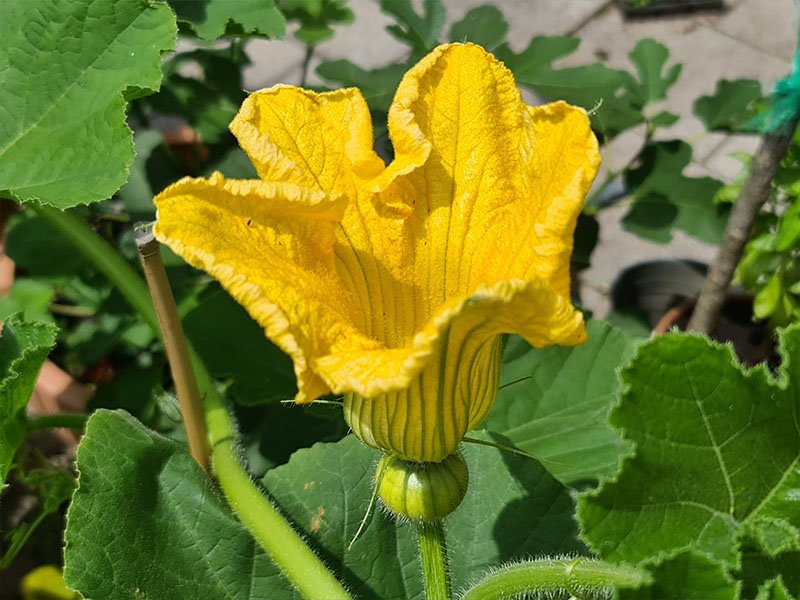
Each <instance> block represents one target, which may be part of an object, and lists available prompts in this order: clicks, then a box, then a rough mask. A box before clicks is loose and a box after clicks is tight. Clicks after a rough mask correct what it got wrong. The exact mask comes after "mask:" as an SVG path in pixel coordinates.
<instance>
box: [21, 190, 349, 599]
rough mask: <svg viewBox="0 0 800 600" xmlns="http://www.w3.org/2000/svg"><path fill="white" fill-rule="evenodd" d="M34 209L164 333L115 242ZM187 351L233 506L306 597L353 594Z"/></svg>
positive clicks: (61, 215)
mask: <svg viewBox="0 0 800 600" xmlns="http://www.w3.org/2000/svg"><path fill="white" fill-rule="evenodd" d="M33 209H34V210H35V211H36V212H37V213H38V214H39V215H40V216H41V217H42V218H44V219H45V220H46V221H47V222H48V223H49V224H50V225H52V226H53V227H54V228H55V229H56V230H58V231H59V232H60V233H61V234H62V235H63V236H64V237H65V238H66V239H67V240H69V241H70V242H71V243H72V244H73V245H74V246H75V247H76V248H77V249H78V250H79V251H80V252H81V253H82V254H83V255H84V256H86V258H88V259H89V260H90V261H91V262H92V263H93V264H94V266H95V267H96V268H97V269H98V270H99V271H100V272H101V273H103V274H104V275H105V276H106V277H108V279H109V280H110V281H111V282H112V283H113V284H114V285H115V286H116V287H117V289H118V290H119V291H120V293H121V294H122V295H123V296H124V297H125V298H126V299H127V300H128V302H129V303H130V304H131V306H133V308H134V309H135V310H136V312H138V313H139V314H140V315H141V317H142V319H144V321H145V322H146V323H147V324H148V325H149V326H150V328H151V329H152V330H153V333H155V335H157V336H158V337H159V339H161V337H162V336H161V330H160V328H159V325H158V318H157V317H156V313H155V310H154V309H153V304H152V302H151V300H150V294H149V292H148V289H147V286H146V285H145V283H144V281H143V280H142V278H141V277H139V275H138V274H137V273H136V271H134V270H133V268H132V267H131V266H130V265H129V264H128V263H127V262H125V260H123V259H122V257H120V256H119V255H118V254H117V253H116V251H115V250H114V248H112V247H111V246H110V245H109V244H108V243H107V242H106V241H105V240H104V239H103V238H101V237H100V236H99V235H97V234H96V233H95V232H93V231H92V230H91V229H89V228H88V227H87V226H86V224H84V223H83V222H82V221H81V220H80V219H78V218H76V217H75V216H74V215H72V214H70V213H66V212H61V211H59V210H57V209H54V208H50V207H45V206H33ZM189 355H190V358H191V363H192V367H193V370H194V374H195V378H196V380H197V386H198V388H199V389H200V393H201V395H202V396H203V411H204V416H205V420H206V424H207V426H208V437H209V442H210V444H211V464H212V468H213V472H214V475H215V476H216V478H217V481H218V482H219V485H220V487H221V488H222V492H223V494H224V495H225V498H226V500H227V501H228V504H229V505H230V507H231V510H233V512H234V514H235V515H236V516H237V518H238V519H239V520H240V521H241V522H242V524H243V525H244V526H245V527H246V528H247V530H248V531H249V532H250V534H251V535H252V536H253V538H254V539H255V540H256V541H257V542H258V544H259V545H260V546H261V547H262V548H263V549H264V551H265V552H266V553H267V555H268V556H269V557H270V558H271V559H272V561H273V562H274V563H275V564H276V565H277V566H278V568H279V569H280V570H281V572H282V573H283V574H284V575H285V576H286V578H287V579H288V580H289V581H290V582H291V584H292V585H293V586H294V587H295V589H297V591H298V592H299V593H300V594H301V595H302V596H303V597H304V598H307V599H308V600H316V599H317V598H330V599H331V600H349V599H350V598H351V597H350V595H349V594H348V593H347V591H345V589H344V588H343V587H342V585H341V584H340V583H339V581H337V579H336V578H335V577H334V576H333V574H332V573H331V572H330V571H329V570H328V569H327V568H326V567H325V565H324V564H323V563H322V561H320V560H319V558H318V557H317V556H316V555H315V554H314V552H313V551H312V550H311V548H309V547H308V546H307V545H306V544H305V542H303V540H302V538H301V537H300V536H299V535H298V534H297V533H296V532H295V531H294V529H292V527H291V525H289V523H288V521H286V519H285V518H284V517H283V516H282V515H281V514H280V512H278V510H277V508H276V507H275V506H274V505H273V504H272V503H271V502H270V501H269V499H267V497H266V496H264V494H263V493H262V492H261V490H260V489H259V488H258V486H257V485H256V484H255V483H253V482H252V481H251V480H250V476H249V475H248V474H247V472H246V471H245V469H244V467H242V465H241V463H240V462H239V458H238V456H239V453H238V452H237V451H236V433H235V430H234V427H233V423H232V421H231V418H230V415H229V414H228V411H227V409H226V408H225V402H224V400H223V399H222V396H221V395H220V394H219V392H218V391H217V388H216V385H215V383H214V380H213V379H212V377H211V375H210V374H209V373H208V371H207V369H206V368H205V365H204V364H203V362H202V360H200V358H199V356H198V355H197V353H196V352H195V351H194V350H193V348H192V347H191V346H189Z"/></svg>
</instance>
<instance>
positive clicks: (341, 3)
mask: <svg viewBox="0 0 800 600" xmlns="http://www.w3.org/2000/svg"><path fill="white" fill-rule="evenodd" d="M347 1H348V0H278V7H279V8H280V9H281V11H282V12H283V14H284V16H285V17H286V18H287V19H292V20H296V21H297V22H299V23H300V27H299V28H298V29H297V30H296V31H295V32H294V36H295V37H296V38H297V39H298V40H300V41H301V42H303V43H304V44H310V45H314V44H319V43H320V42H324V41H325V40H327V39H330V38H332V37H333V33H334V31H333V26H334V25H336V24H345V23H352V22H353V18H354V15H353V11H352V10H350V9H349V8H348V6H347Z"/></svg>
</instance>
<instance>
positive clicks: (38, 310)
mask: <svg viewBox="0 0 800 600" xmlns="http://www.w3.org/2000/svg"><path fill="white" fill-rule="evenodd" d="M54 297H55V290H54V289H53V286H52V285H51V284H50V283H48V282H46V281H40V280H38V279H32V278H23V279H17V280H16V281H15V282H14V285H13V286H12V287H11V292H10V293H9V294H8V295H7V296H4V297H2V298H0V320H2V319H5V318H6V317H8V316H9V315H12V314H14V313H20V314H22V316H23V317H24V318H25V319H26V320H28V321H53V315H51V314H50V312H49V310H48V309H49V308H50V304H51V303H52V302H53V298H54Z"/></svg>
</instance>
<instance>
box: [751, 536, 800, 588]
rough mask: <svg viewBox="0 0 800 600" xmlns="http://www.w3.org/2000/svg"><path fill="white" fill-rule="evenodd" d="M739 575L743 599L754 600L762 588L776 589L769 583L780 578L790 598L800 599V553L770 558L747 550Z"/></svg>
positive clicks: (789, 553)
mask: <svg viewBox="0 0 800 600" xmlns="http://www.w3.org/2000/svg"><path fill="white" fill-rule="evenodd" d="M739 575H740V577H741V579H742V582H743V586H742V597H743V598H753V597H754V596H756V595H757V593H760V590H761V589H762V588H767V590H769V588H770V587H773V589H774V586H771V585H770V583H769V582H770V581H773V580H775V579H778V578H779V579H780V580H781V581H782V583H783V586H784V587H785V588H786V590H788V592H789V597H790V598H798V597H800V552H786V553H783V554H779V555H778V556H775V557H771V558H768V557H765V556H762V555H761V554H759V553H754V552H752V550H751V549H750V548H745V549H744V552H743V559H742V568H741V569H740V571H739ZM767 597H769V596H767ZM777 597H778V598H780V596H777Z"/></svg>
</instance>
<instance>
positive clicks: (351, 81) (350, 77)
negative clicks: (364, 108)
mask: <svg viewBox="0 0 800 600" xmlns="http://www.w3.org/2000/svg"><path fill="white" fill-rule="evenodd" d="M407 68H408V67H407V65H406V64H405V63H395V64H390V65H386V66H385V67H381V68H379V69H373V70H371V71H367V70H366V69H362V68H361V67H359V66H357V65H354V64H353V63H351V62H350V61H348V60H332V61H327V62H324V63H322V64H321V65H319V66H318V67H317V74H318V75H319V76H320V77H322V78H323V79H326V80H328V81H331V82H334V83H338V84H340V85H341V86H343V87H357V88H359V89H360V90H361V93H362V95H363V96H364V99H365V100H366V101H367V104H369V107H370V109H371V110H372V111H373V112H378V113H383V114H384V115H385V114H386V113H387V112H388V111H389V105H390V104H391V103H392V98H393V96H394V93H395V91H396V90H397V86H398V84H399V83H400V80H401V79H402V78H403V75H404V74H405V72H406V70H407ZM376 124H377V121H376Z"/></svg>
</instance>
